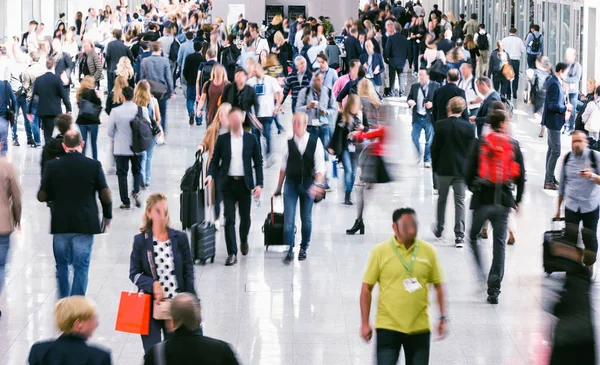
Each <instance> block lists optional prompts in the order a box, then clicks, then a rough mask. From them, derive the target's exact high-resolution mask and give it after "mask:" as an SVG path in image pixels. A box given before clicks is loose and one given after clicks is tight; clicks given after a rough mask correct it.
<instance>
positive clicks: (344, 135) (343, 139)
mask: <svg viewBox="0 0 600 365" xmlns="http://www.w3.org/2000/svg"><path fill="white" fill-rule="evenodd" d="M342 118H343V113H338V116H337V119H336V121H335V129H334V130H333V135H332V136H331V139H330V140H329V145H328V146H327V148H328V149H329V148H331V149H332V150H333V153H334V155H336V156H337V158H338V160H340V161H341V160H342V155H343V154H344V150H345V149H346V148H347V147H348V134H350V132H352V131H353V130H354V129H355V128H356V127H357V124H356V123H355V124H353V125H351V126H349V125H348V123H346V122H344V121H343V120H342ZM359 122H360V123H362V125H363V127H364V129H363V132H367V131H368V130H369V120H368V119H367V113H362V120H360V121H359Z"/></svg>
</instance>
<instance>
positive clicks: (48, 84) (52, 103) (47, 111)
mask: <svg viewBox="0 0 600 365" xmlns="http://www.w3.org/2000/svg"><path fill="white" fill-rule="evenodd" d="M36 96H37V97H38V98H39V102H38V107H37V116H38V117H55V116H57V115H59V114H62V109H61V107H60V101H61V100H62V102H63V103H64V104H65V108H67V113H70V112H71V100H70V99H69V90H67V89H66V88H65V86H64V85H63V83H62V81H60V77H58V76H56V75H55V74H54V73H53V72H52V71H46V73H45V74H43V75H41V76H39V77H38V78H37V79H35V82H34V83H33V92H32V98H35V97H36ZM32 108H33V103H30V104H29V110H28V113H29V114H31V113H32Z"/></svg>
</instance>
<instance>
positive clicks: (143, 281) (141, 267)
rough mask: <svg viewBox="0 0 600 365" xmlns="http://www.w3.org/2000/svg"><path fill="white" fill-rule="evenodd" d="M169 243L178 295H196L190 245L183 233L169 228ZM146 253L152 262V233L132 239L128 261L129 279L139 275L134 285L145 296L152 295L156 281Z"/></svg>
mask: <svg viewBox="0 0 600 365" xmlns="http://www.w3.org/2000/svg"><path fill="white" fill-rule="evenodd" d="M169 241H171V247H173V260H174V263H175V277H176V278H177V285H178V286H179V292H180V293H184V292H185V293H192V294H196V289H195V288H194V263H193V260H192V253H191V252H190V243H189V241H188V237H187V235H186V234H185V232H181V231H176V230H174V229H171V228H169ZM148 253H150V257H152V264H153V265H154V268H155V270H154V271H155V272H156V263H155V262H154V240H153V238H152V232H143V233H140V234H137V235H135V237H134V238H133V249H132V250H131V257H130V260H129V279H130V280H131V281H132V282H133V281H134V280H135V277H136V275H138V274H141V275H140V277H139V279H138V281H137V283H136V285H137V287H138V288H139V289H140V290H143V291H144V292H145V293H147V294H153V293H152V284H153V283H154V282H155V281H156V279H154V276H153V275H152V269H151V268H150V262H149V259H148Z"/></svg>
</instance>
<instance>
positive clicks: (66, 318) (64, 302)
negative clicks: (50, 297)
mask: <svg viewBox="0 0 600 365" xmlns="http://www.w3.org/2000/svg"><path fill="white" fill-rule="evenodd" d="M95 316H96V304H95V303H94V302H93V301H92V300H91V299H88V298H86V297H84V296H77V295H76V296H72V297H68V298H63V299H61V300H59V301H58V302H57V303H56V305H54V323H55V324H56V327H57V328H58V330H59V331H60V332H62V333H71V332H73V325H74V324H75V322H77V321H78V320H79V321H88V320H90V319H92V318H94V317H95Z"/></svg>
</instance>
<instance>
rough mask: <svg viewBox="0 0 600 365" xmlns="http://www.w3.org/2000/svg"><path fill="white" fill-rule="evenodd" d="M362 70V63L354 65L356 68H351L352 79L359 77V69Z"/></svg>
mask: <svg viewBox="0 0 600 365" xmlns="http://www.w3.org/2000/svg"><path fill="white" fill-rule="evenodd" d="M359 68H360V63H357V64H356V65H354V67H350V78H352V79H355V78H357V77H358V69H359Z"/></svg>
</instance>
